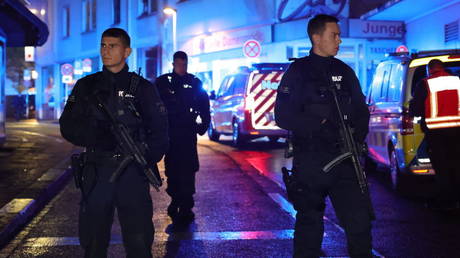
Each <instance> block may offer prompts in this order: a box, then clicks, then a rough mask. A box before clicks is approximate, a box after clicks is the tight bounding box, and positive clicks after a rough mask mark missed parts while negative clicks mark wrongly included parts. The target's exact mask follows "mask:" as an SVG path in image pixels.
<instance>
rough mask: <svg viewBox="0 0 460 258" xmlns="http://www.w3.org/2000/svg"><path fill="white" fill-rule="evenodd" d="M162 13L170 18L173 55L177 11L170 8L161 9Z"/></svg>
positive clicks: (174, 50)
mask: <svg viewBox="0 0 460 258" xmlns="http://www.w3.org/2000/svg"><path fill="white" fill-rule="evenodd" d="M163 13H164V14H166V15H171V16H172V37H173V39H172V40H173V53H175V52H176V26H177V25H176V23H177V10H176V9H174V8H171V7H166V8H164V9H163Z"/></svg>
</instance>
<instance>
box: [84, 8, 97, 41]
mask: <svg viewBox="0 0 460 258" xmlns="http://www.w3.org/2000/svg"><path fill="white" fill-rule="evenodd" d="M81 7H82V17H81V18H82V32H83V33H85V32H92V31H95V30H96V28H97V0H82V1H81Z"/></svg>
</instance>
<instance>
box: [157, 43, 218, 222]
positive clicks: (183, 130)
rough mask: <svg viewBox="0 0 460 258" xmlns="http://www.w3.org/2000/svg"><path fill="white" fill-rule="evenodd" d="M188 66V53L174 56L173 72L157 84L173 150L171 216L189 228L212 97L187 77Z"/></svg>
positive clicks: (169, 160)
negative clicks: (201, 139)
mask: <svg viewBox="0 0 460 258" xmlns="http://www.w3.org/2000/svg"><path fill="white" fill-rule="evenodd" d="M187 65H188V57H187V54H186V53H185V52H183V51H178V52H176V53H174V56H173V72H172V73H168V74H164V75H162V76H160V77H158V79H157V80H156V82H155V84H156V86H157V88H158V91H159V92H160V96H161V98H162V100H163V102H164V103H165V105H166V109H167V110H168V118H169V137H170V138H169V139H170V142H169V144H170V148H169V150H168V152H167V153H166V155H165V160H164V161H165V173H166V176H167V177H168V180H167V181H168V187H167V189H166V192H167V193H168V194H169V196H171V203H170V205H169V206H168V215H169V216H170V217H171V218H172V219H173V222H178V223H179V224H182V223H183V224H188V223H190V222H191V221H193V219H194V217H195V214H194V213H193V211H192V208H193V206H194V199H193V194H194V193H195V173H196V172H197V171H198V169H199V162H198V152H197V146H196V144H197V136H196V135H197V133H198V134H199V135H203V134H204V133H205V132H206V130H207V129H208V126H209V122H210V114H209V97H208V95H207V93H206V92H205V91H204V90H203V88H202V83H201V81H200V80H199V79H198V78H196V77H195V76H194V75H192V74H189V73H187ZM197 117H199V119H198V121H199V120H201V122H197Z"/></svg>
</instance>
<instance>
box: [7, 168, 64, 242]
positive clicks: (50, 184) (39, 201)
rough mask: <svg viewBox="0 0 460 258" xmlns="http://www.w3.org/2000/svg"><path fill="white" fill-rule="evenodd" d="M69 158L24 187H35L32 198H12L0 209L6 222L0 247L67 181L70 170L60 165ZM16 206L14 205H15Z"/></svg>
mask: <svg viewBox="0 0 460 258" xmlns="http://www.w3.org/2000/svg"><path fill="white" fill-rule="evenodd" d="M68 162H69V159H65V160H64V161H63V162H61V163H60V164H59V165H58V166H56V167H57V168H51V169H49V170H48V171H47V172H46V173H44V174H43V175H42V176H41V177H40V178H39V179H38V180H37V182H35V183H34V184H32V185H31V186H30V188H29V189H26V190H25V191H24V192H27V191H28V190H30V189H36V192H37V194H36V195H35V196H34V197H35V198H34V199H13V201H11V202H10V203H9V204H7V205H5V206H4V207H3V208H1V209H0V215H3V214H5V217H6V220H7V223H6V225H5V226H4V228H3V229H1V232H0V249H1V248H3V247H5V246H6V245H7V244H8V242H9V241H10V240H11V239H13V237H15V235H16V234H17V233H18V232H19V231H20V230H21V229H22V227H23V226H25V225H26V224H27V223H28V222H29V221H31V220H32V219H33V218H34V216H35V215H36V214H37V213H39V212H40V211H41V210H42V209H43V207H45V205H46V204H47V203H48V202H49V201H50V200H51V199H52V198H53V197H54V196H56V194H57V193H59V192H60V190H61V189H62V188H63V187H64V186H65V185H66V183H67V182H68V181H69V179H70V177H71V175H72V170H71V169H70V168H66V167H65V166H64V167H62V165H64V164H68ZM15 206H16V207H15ZM18 206H19V207H20V208H19V209H18V208H17V207H18ZM15 208H16V209H15Z"/></svg>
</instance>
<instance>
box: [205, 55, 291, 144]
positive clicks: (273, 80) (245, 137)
mask: <svg viewBox="0 0 460 258" xmlns="http://www.w3.org/2000/svg"><path fill="white" fill-rule="evenodd" d="M288 66H289V63H261V64H254V65H253V67H251V68H247V67H242V68H240V69H239V72H237V73H235V74H231V75H228V76H226V77H224V79H223V80H222V83H221V84H220V87H219V89H218V92H217V94H211V96H210V98H211V124H210V126H209V129H208V136H209V139H211V140H212V141H218V140H219V137H220V135H222V134H223V135H231V136H232V143H233V145H234V146H241V145H242V144H244V143H246V142H247V141H249V140H251V139H254V138H258V137H264V136H268V138H269V139H270V141H272V142H276V141H277V140H278V138H279V137H285V136H286V134H287V131H286V130H284V129H281V128H279V127H278V126H277V125H276V124H275V117H274V108H275V99H276V90H277V89H278V85H279V83H280V81H281V78H282V77H283V74H284V72H285V71H286V69H287V67H288Z"/></svg>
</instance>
